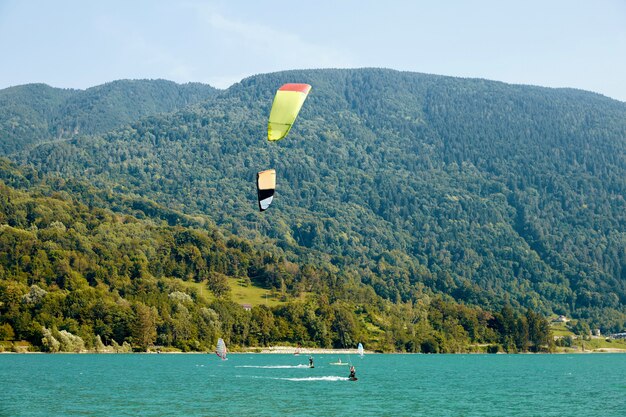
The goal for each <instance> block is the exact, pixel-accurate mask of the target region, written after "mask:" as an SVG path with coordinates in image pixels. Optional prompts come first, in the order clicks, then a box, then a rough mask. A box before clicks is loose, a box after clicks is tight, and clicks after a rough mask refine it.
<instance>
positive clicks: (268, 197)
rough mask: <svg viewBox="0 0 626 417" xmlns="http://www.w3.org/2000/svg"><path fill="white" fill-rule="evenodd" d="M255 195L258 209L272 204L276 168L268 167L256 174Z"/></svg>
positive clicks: (261, 209)
mask: <svg viewBox="0 0 626 417" xmlns="http://www.w3.org/2000/svg"><path fill="white" fill-rule="evenodd" d="M256 187H257V195H258V196H259V210H260V211H265V210H267V208H268V207H269V206H270V204H272V200H273V199H274V190H275V189H276V170H273V169H268V170H267V171H261V172H259V173H258V174H256Z"/></svg>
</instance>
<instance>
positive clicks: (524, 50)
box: [0, 0, 626, 101]
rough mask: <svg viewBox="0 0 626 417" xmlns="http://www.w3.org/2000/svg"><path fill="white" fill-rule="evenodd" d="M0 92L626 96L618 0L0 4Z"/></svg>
mask: <svg viewBox="0 0 626 417" xmlns="http://www.w3.org/2000/svg"><path fill="white" fill-rule="evenodd" d="M0 56H1V57H2V59H1V60H0V88H4V87H8V86H10V85H18V84H25V83H31V82H45V83H47V84H50V85H52V86H55V87H74V88H86V87H90V86H93V85H97V84H101V83H104V82H107V81H112V80H116V79H120V78H165V79H170V80H174V81H178V82H187V81H200V82H205V83H209V84H211V85H214V86H217V87H227V86H229V85H231V84H232V83H234V82H237V81H239V80H240V79H242V78H244V77H247V76H250V75H254V74H258V73H265V72H273V71H280V70H286V69H295V68H329V67H333V68H355V67H386V68H394V69H398V70H407V71H415V72H425V73H434V74H444V75H454V76H462V77H479V78H488V79H493V80H501V81H505V82H510V83H522V84H535V85H543V86H550V87H575V88H581V89H585V90H591V91H596V92H599V93H602V94H605V95H607V96H610V97H613V98H616V99H619V100H622V101H626V0H594V1H591V0H517V1H507V0H473V1H470V0H467V1H461V0H458V1H455V0H432V1H419V0H414V1H409V0H407V1H399V0H379V1H367V0H316V1H295V0H291V1H282V0H268V1H263V0H250V1H241V0H224V1H220V0H215V1H193V0H189V1H184V0H183V1H167V2H166V1H132V0H125V1H117V0H115V1H111V0H102V1H63V0H60V1H29V0H23V1H17V0H0Z"/></svg>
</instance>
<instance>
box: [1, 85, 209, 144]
mask: <svg viewBox="0 0 626 417" xmlns="http://www.w3.org/2000/svg"><path fill="white" fill-rule="evenodd" d="M217 91H218V90H216V89H214V88H213V87H211V86H208V85H204V84H199V83H189V84H182V85H181V84H176V83H174V82H172V81H165V80H120V81H114V82H110V83H107V84H103V85H100V86H97V87H92V88H88V89H86V90H73V89H60V88H53V87H50V86H48V85H45V84H28V85H22V86H17V87H10V88H6V89H4V90H0V154H4V155H7V154H11V153H13V152H16V151H19V150H21V149H24V148H28V147H29V146H31V145H33V144H36V143H39V142H43V141H50V140H54V139H59V138H68V137H73V136H75V135H83V134H97V133H104V132H106V131H108V130H111V129H114V128H116V127H119V126H122V125H124V124H127V123H130V122H132V121H135V120H137V119H139V118H141V117H145V116H150V115H155V114H158V113H167V112H172V111H175V110H178V109H181V108H183V107H185V106H187V105H191V104H194V103H197V102H200V101H205V100H207V99H209V98H211V97H212V96H213V95H215V94H216V93H217Z"/></svg>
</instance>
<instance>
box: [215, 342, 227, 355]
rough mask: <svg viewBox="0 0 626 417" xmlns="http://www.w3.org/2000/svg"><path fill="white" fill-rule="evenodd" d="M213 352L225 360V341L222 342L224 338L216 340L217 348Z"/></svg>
mask: <svg viewBox="0 0 626 417" xmlns="http://www.w3.org/2000/svg"><path fill="white" fill-rule="evenodd" d="M215 354H216V355H217V356H219V357H220V358H222V360H223V361H225V360H226V343H224V339H222V338H221V337H220V338H219V339H218V340H217V348H216V349H215Z"/></svg>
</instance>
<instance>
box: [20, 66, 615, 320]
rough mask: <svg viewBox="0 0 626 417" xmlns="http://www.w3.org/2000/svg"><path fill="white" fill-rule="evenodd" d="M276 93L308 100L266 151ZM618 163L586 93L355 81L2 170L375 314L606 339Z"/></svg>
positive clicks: (611, 103) (611, 117)
mask: <svg viewBox="0 0 626 417" xmlns="http://www.w3.org/2000/svg"><path fill="white" fill-rule="evenodd" d="M285 82H307V83H309V84H311V85H312V86H313V90H312V92H311V94H310V95H309V98H308V99H307V102H306V103H305V105H304V108H303V110H302V112H301V113H300V116H299V118H298V120H297V122H296V125H295V126H294V128H293V130H292V132H291V134H290V136H289V137H288V138H287V139H285V140H283V141H281V142H279V143H272V144H270V143H267V141H266V140H265V139H264V138H265V133H266V120H267V115H268V113H269V108H270V106H271V102H272V97H273V94H274V92H275V91H276V89H277V88H278V87H279V86H280V85H281V84H282V83H285ZM92 122H93V123H95V120H92ZM85 129H87V128H85ZM24 140H25V141H28V140H29V138H28V137H25V138H24ZM624 155H626V104H624V103H621V102H618V101H615V100H611V99H609V98H606V97H603V96H600V95H598V94H593V93H589V92H584V91H578V90H571V89H547V88H540V87H532V86H516V85H507V84H504V83H498V82H491V81H486V80H478V79H459V78H452V77H442V76H434V75H424V74H416V73H405V72H397V71H392V70H379V69H362V70H312V71H288V72H281V73H275V74H265V75H259V76H254V77H250V78H247V79H245V80H243V81H242V82H240V83H238V84H235V85H234V86H232V87H230V88H229V89H227V90H224V91H221V92H219V93H218V94H217V95H216V96H212V97H211V99H210V100H209V101H205V102H204V103H201V104H199V105H195V106H192V107H187V108H184V109H182V110H180V111H178V112H176V113H172V114H169V115H159V116H153V117H148V118H144V119H140V120H137V121H135V122H133V123H131V124H129V125H126V126H123V127H120V128H117V129H115V130H112V131H110V132H108V133H106V134H99V135H91V136H81V135H77V136H75V137H73V138H71V139H69V140H66V141H63V142H56V143H42V144H40V145H39V146H36V147H34V148H32V149H28V150H27V151H23V152H20V153H17V154H14V155H12V156H11V157H12V158H13V159H14V160H15V161H17V162H19V163H23V164H27V165H30V166H32V167H33V168H34V169H36V170H39V171H41V172H42V173H44V174H45V175H51V176H58V177H59V178H60V180H63V181H70V180H72V179H73V178H83V179H85V180H87V181H89V183H90V184H91V185H93V186H94V187H95V189H97V190H101V191H99V192H102V193H105V194H106V193H109V194H111V193H112V194H120V195H123V196H125V198H127V199H128V200H129V201H138V202H144V203H137V204H139V205H141V204H145V205H146V212H143V210H141V208H140V207H139V206H137V204H136V207H135V213H134V214H133V215H135V216H138V217H140V218H142V217H146V218H150V217H152V216H153V214H151V212H152V210H157V211H159V210H161V208H162V207H163V206H165V207H168V208H169V209H171V210H175V211H176V212H177V213H184V214H185V215H188V216H190V217H191V218H193V217H194V216H202V217H203V218H207V219H210V222H211V223H214V224H215V225H216V227H218V228H219V230H221V231H222V233H224V234H225V235H228V236H231V235H232V236H235V237H236V238H237V239H242V240H244V241H247V242H254V245H253V246H254V247H255V248H261V247H264V248H270V247H272V248H273V249H272V250H276V251H279V253H280V256H281V257H283V258H284V261H285V262H290V263H294V264H296V265H312V266H314V267H315V268H319V269H320V270H327V271H330V272H333V273H338V274H339V273H340V274H348V275H349V276H350V277H351V279H352V280H354V285H356V286H358V287H359V288H366V289H368V288H371V289H373V291H374V292H375V294H376V297H380V299H381V300H386V301H385V302H390V303H391V304H390V305H395V306H401V305H407V304H410V305H415V304H419V303H420V300H422V297H423V294H428V295H429V297H443V299H446V300H448V301H449V298H447V297H451V298H452V299H454V300H455V301H456V302H459V303H462V305H465V306H479V307H481V308H483V309H485V310H487V311H501V310H502V309H504V308H508V307H509V306H510V307H511V308H512V309H513V311H514V312H515V314H525V312H526V310H527V309H529V308H530V309H531V310H532V311H535V312H538V313H540V314H543V315H548V314H553V313H556V314H566V315H568V316H573V317H578V318H582V319H584V320H585V321H587V322H589V323H590V325H591V326H592V327H594V328H595V327H598V328H600V329H601V330H602V331H603V332H609V331H620V330H623V329H624V328H625V327H626V226H625V225H626V201H625V196H626V158H625V157H624ZM271 167H273V168H276V170H277V173H278V180H277V181H278V190H277V195H276V199H275V202H274V204H273V205H272V207H271V208H270V210H269V211H268V212H265V213H258V212H257V211H256V202H255V189H254V182H253V179H254V177H255V174H256V172H257V171H259V170H261V169H267V168H271ZM51 178H52V177H51ZM79 191H80V190H76V192H79ZM72 192H74V191H69V193H70V195H71V193H72ZM150 200H152V201H154V203H149V204H148V203H145V202H146V201H150ZM97 203H98V204H96V206H98V207H101V208H107V207H109V206H107V204H108V203H107V201H106V198H104V197H102V196H101V197H99V200H98V201H97ZM100 203H102V204H100ZM114 209H116V208H114ZM139 212H141V213H139ZM142 213H143V214H142ZM162 214H163V215H165V216H168V214H167V213H162ZM158 216H159V218H163V217H162V216H161V214H158ZM170 227H174V226H173V225H170ZM188 227H194V226H193V225H190V226H188ZM330 272H329V273H330ZM361 285H363V287H361ZM277 288H278V286H277ZM377 299H378V298H377ZM464 308H465V307H464ZM467 308H474V307H467Z"/></svg>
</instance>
